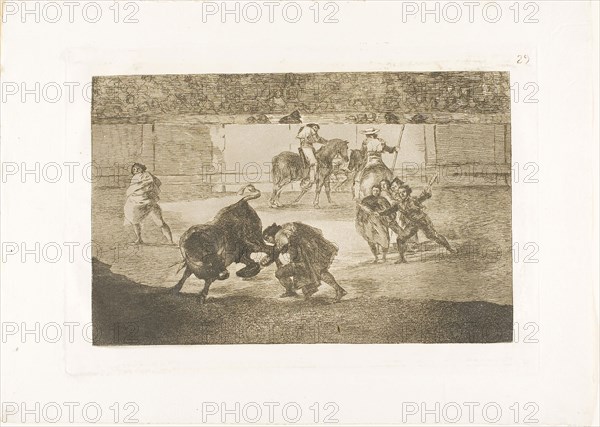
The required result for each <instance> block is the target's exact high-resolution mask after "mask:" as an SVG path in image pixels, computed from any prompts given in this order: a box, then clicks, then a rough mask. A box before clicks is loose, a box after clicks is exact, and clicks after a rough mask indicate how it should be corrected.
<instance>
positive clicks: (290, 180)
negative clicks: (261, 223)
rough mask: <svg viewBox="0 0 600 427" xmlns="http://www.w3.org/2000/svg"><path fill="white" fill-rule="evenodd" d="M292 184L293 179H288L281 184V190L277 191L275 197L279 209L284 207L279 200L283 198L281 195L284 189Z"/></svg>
mask: <svg viewBox="0 0 600 427" xmlns="http://www.w3.org/2000/svg"><path fill="white" fill-rule="evenodd" d="M291 183H292V178H286V179H284V180H283V182H281V183H279V189H278V190H277V194H276V195H275V206H277V207H281V206H283V205H282V204H281V200H279V198H280V197H281V193H282V192H283V187H285V186H286V185H288V184H291Z"/></svg>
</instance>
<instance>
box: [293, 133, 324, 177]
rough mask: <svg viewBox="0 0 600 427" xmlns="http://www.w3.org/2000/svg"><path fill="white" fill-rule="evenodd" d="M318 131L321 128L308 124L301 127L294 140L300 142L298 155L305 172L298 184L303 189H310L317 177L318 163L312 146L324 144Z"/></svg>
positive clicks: (315, 151)
mask: <svg viewBox="0 0 600 427" xmlns="http://www.w3.org/2000/svg"><path fill="white" fill-rule="evenodd" d="M319 129H321V127H320V126H319V125H318V124H316V123H309V124H307V125H306V126H302V127H301V128H300V129H299V130H298V134H297V135H296V138H297V139H299V140H300V148H298V153H300V157H301V158H302V164H303V166H304V170H305V176H304V178H303V179H302V182H301V184H300V185H301V187H302V188H303V189H304V188H310V187H312V186H313V184H314V183H315V179H316V177H317V168H318V167H319V163H318V162H317V150H316V149H315V147H314V144H325V142H326V141H325V140H324V139H323V138H321V137H320V136H319Z"/></svg>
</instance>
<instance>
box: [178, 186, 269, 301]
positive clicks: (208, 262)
mask: <svg viewBox="0 0 600 427" xmlns="http://www.w3.org/2000/svg"><path fill="white" fill-rule="evenodd" d="M246 189H251V190H254V191H253V193H252V194H249V195H248V196H246V197H244V198H242V199H241V200H239V201H238V202H237V203H234V204H233V205H230V206H227V207H225V208H223V209H221V210H220V211H219V213H217V215H216V216H215V218H214V219H213V220H212V221H210V222H209V223H206V224H200V225H194V226H193V227H190V229H189V230H187V231H186V232H185V233H184V234H183V235H182V236H181V239H180V240H179V248H180V250H181V254H182V255H183V262H184V266H185V271H184V272H183V277H182V278H181V279H180V280H179V282H177V285H175V286H174V287H173V288H172V291H173V292H174V293H178V292H179V291H180V290H181V288H182V287H183V284H184V283H185V281H186V280H187V279H188V278H189V277H190V276H191V275H192V274H193V275H195V276H196V277H197V278H198V279H201V280H204V289H202V291H201V292H200V301H201V302H204V301H205V300H206V296H207V295H208V290H209V288H210V285H211V284H212V283H213V282H214V281H215V280H225V279H227V278H228V277H229V272H228V271H227V267H228V266H229V265H230V264H232V263H234V262H236V263H242V264H245V265H246V266H245V267H243V268H242V269H241V270H239V271H237V272H236V274H237V275H238V276H240V277H253V276H255V275H257V274H258V272H259V271H260V264H259V263H257V262H256V261H254V260H253V259H252V258H251V257H250V255H251V254H252V253H256V252H263V253H266V254H270V252H271V251H272V250H273V247H272V246H269V245H267V244H266V243H265V242H264V240H263V238H262V222H261V220H260V218H259V216H258V215H257V213H256V211H255V210H254V209H253V208H252V207H251V206H250V205H249V204H248V201H249V200H253V199H257V198H259V197H260V194H261V193H260V191H258V190H256V189H255V188H254V187H253V186H252V185H247V186H246V187H244V188H242V189H241V190H240V192H239V193H238V194H243V192H244V190H246Z"/></svg>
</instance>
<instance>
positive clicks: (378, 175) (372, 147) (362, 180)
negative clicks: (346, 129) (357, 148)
mask: <svg viewBox="0 0 600 427" xmlns="http://www.w3.org/2000/svg"><path fill="white" fill-rule="evenodd" d="M361 133H363V134H364V135H365V140H364V141H363V143H362V151H363V155H364V156H365V157H366V159H367V160H366V162H365V165H364V167H363V169H362V170H361V171H360V172H359V173H358V174H356V178H355V183H356V182H358V183H359V188H358V200H361V199H363V198H364V197H366V196H368V195H369V194H370V193H371V189H372V188H373V186H375V185H379V183H380V182H381V181H382V180H384V179H387V180H392V179H393V174H392V171H391V170H390V169H389V168H388V167H387V166H386V165H385V163H383V160H382V158H381V156H382V154H383V153H397V152H398V147H390V146H388V145H387V143H386V142H385V141H384V140H383V139H381V138H379V137H378V133H379V129H375V128H369V129H365V130H363V131H361Z"/></svg>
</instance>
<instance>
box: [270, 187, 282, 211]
mask: <svg viewBox="0 0 600 427" xmlns="http://www.w3.org/2000/svg"><path fill="white" fill-rule="evenodd" d="M280 191H281V185H280V184H273V194H271V198H270V199H269V205H270V206H271V207H272V208H274V207H277V202H276V197H277V194H278V193H279V192H280Z"/></svg>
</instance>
